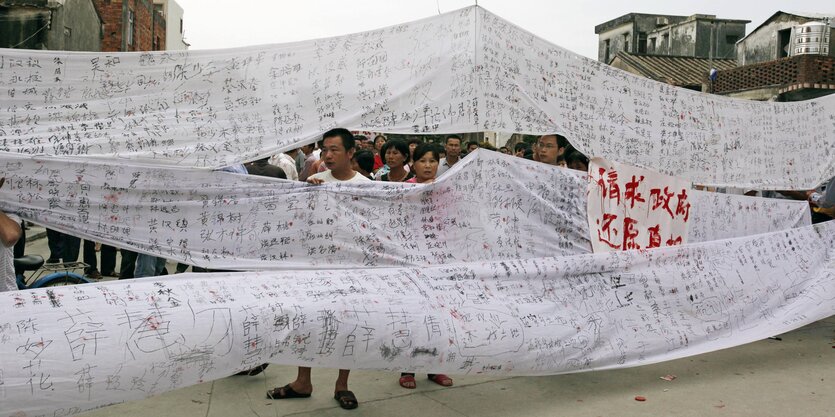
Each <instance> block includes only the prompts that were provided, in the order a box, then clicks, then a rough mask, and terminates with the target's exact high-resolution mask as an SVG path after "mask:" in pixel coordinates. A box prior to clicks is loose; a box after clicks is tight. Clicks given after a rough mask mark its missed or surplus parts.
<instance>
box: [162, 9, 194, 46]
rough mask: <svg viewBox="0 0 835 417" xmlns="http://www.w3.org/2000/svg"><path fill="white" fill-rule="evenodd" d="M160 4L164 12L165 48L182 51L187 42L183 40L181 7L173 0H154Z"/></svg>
mask: <svg viewBox="0 0 835 417" xmlns="http://www.w3.org/2000/svg"><path fill="white" fill-rule="evenodd" d="M155 2H156V3H157V4H161V5H162V9H163V13H164V14H165V26H166V27H165V50H167V51H183V50H186V49H188V44H187V43H186V42H185V41H184V40H183V39H184V38H183V37H184V35H185V34H184V28H183V14H184V13H183V8H182V7H180V5H179V4H177V2H176V1H173V0H155Z"/></svg>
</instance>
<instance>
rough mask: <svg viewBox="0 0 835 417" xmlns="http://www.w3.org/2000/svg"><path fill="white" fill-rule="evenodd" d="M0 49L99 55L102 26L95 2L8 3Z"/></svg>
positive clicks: (2, 10)
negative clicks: (43, 50) (97, 53)
mask: <svg viewBox="0 0 835 417" xmlns="http://www.w3.org/2000/svg"><path fill="white" fill-rule="evenodd" d="M4 6H5V7H0V22H3V23H2V24H1V25H0V47H3V48H12V47H14V48H17V49H51V50H59V51H60V50H64V51H98V50H99V47H100V45H101V25H100V21H99V17H98V15H97V14H96V10H95V9H94V8H93V3H92V0H62V1H60V2H59V1H56V2H47V1H21V2H5V3H4Z"/></svg>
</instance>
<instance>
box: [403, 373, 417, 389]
mask: <svg viewBox="0 0 835 417" xmlns="http://www.w3.org/2000/svg"><path fill="white" fill-rule="evenodd" d="M409 382H411V383H412V386H407V385H405V384H407V383H409ZM400 386H401V387H403V388H406V389H415V388H417V381H415V376H414V375H412V374H406V375H403V376H401V377H400Z"/></svg>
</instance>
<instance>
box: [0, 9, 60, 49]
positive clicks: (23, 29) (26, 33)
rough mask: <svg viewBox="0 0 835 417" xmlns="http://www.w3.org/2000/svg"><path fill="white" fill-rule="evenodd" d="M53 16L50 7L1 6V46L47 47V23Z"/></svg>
mask: <svg viewBox="0 0 835 417" xmlns="http://www.w3.org/2000/svg"><path fill="white" fill-rule="evenodd" d="M51 18H52V13H51V12H50V10H49V9H46V8H41V7H25V6H10V7H2V8H0V22H3V24H2V25H0V47H2V48H18V49H47V46H46V41H47V35H48V33H49V32H48V29H47V25H49V23H50V20H51Z"/></svg>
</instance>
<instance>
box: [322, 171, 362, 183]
mask: <svg viewBox="0 0 835 417" xmlns="http://www.w3.org/2000/svg"><path fill="white" fill-rule="evenodd" d="M308 178H317V179H320V180H322V181H324V182H367V181H368V182H370V181H371V180H370V179H368V178H365V177H363V176H362V174H360V173H359V172H356V171H354V177H353V178H351V179H349V180H344V181H343V180H339V179H337V178H336V177H334V176H333V174H331V170H327V171H325V172H320V173H318V174H314V175H311V176H310V177H308Z"/></svg>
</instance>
